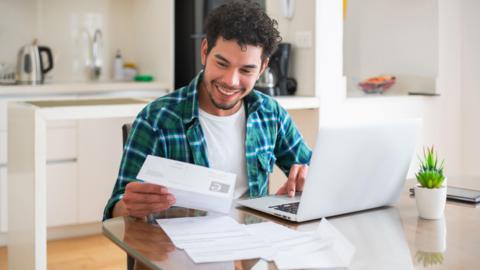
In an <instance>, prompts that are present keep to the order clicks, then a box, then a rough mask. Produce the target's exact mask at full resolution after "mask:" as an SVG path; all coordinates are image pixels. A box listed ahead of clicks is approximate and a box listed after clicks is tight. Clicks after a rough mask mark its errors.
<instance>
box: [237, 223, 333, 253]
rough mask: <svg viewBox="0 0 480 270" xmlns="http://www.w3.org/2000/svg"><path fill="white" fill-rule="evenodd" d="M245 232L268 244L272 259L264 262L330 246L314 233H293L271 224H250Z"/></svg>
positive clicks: (283, 227)
mask: <svg viewBox="0 0 480 270" xmlns="http://www.w3.org/2000/svg"><path fill="white" fill-rule="evenodd" d="M247 230H248V231H249V232H250V234H252V235H254V236H255V237H257V238H259V239H262V240H264V241H266V242H267V243H269V244H270V245H271V247H272V248H273V249H274V250H275V252H276V253H275V255H274V257H271V258H264V259H266V260H275V258H277V257H279V256H293V255H296V254H306V253H311V252H315V251H319V250H322V249H326V248H330V247H331V244H332V242H331V241H330V240H325V239H322V238H321V237H320V236H319V235H317V234H316V233H311V232H299V231H294V230H292V229H289V228H287V227H285V226H282V225H279V224H276V223H273V222H262V223H257V224H250V225H248V226H247Z"/></svg>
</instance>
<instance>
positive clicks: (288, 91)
mask: <svg viewBox="0 0 480 270" xmlns="http://www.w3.org/2000/svg"><path fill="white" fill-rule="evenodd" d="M291 47H292V45H291V44H290V43H280V44H279V45H278V48H277V50H276V51H275V52H274V53H273V54H272V56H271V57H270V63H269V67H270V69H271V70H272V73H273V77H274V78H275V90H274V93H275V95H277V96H285V95H293V93H294V92H295V90H296V82H295V80H294V79H289V78H288V61H289V60H290V49H291Z"/></svg>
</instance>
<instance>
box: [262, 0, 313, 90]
mask: <svg viewBox="0 0 480 270" xmlns="http://www.w3.org/2000/svg"><path fill="white" fill-rule="evenodd" d="M266 9H267V13H268V15H269V16H271V17H272V18H274V19H276V20H277V21H278V30H279V31H280V34H281V36H282V38H283V41H282V42H288V43H291V44H292V51H291V59H290V67H289V69H290V71H289V73H290V76H291V77H293V78H295V79H296V80H297V83H298V85H297V93H296V95H298V96H315V0H301V1H296V2H295V12H294V15H293V18H291V19H287V18H285V17H284V16H283V15H282V10H281V3H280V1H278V0H266ZM299 32H300V33H305V32H307V33H310V34H311V38H312V44H311V47H310V48H305V47H303V46H299V45H300V44H298V42H297V39H296V37H297V33H299Z"/></svg>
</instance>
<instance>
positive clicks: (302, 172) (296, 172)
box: [276, 164, 308, 197]
mask: <svg viewBox="0 0 480 270" xmlns="http://www.w3.org/2000/svg"><path fill="white" fill-rule="evenodd" d="M307 172H308V165H306V164H294V165H293V166H292V167H291V168H290V173H289V174H288V180H287V182H285V184H283V185H282V186H281V187H280V188H279V189H278V191H277V193H276V195H282V194H288V196H289V197H293V196H295V192H297V191H302V190H303V185H304V184H305V178H306V177H307Z"/></svg>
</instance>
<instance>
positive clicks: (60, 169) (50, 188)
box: [47, 162, 77, 227]
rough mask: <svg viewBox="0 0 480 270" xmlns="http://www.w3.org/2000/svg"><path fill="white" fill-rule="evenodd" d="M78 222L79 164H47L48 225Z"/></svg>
mask: <svg viewBox="0 0 480 270" xmlns="http://www.w3.org/2000/svg"><path fill="white" fill-rule="evenodd" d="M76 222H77V164H76V163H75V162H66V163H58V164H48V165H47V226H49V227H51V226H61V225H70V224H75V223H76Z"/></svg>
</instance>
